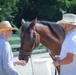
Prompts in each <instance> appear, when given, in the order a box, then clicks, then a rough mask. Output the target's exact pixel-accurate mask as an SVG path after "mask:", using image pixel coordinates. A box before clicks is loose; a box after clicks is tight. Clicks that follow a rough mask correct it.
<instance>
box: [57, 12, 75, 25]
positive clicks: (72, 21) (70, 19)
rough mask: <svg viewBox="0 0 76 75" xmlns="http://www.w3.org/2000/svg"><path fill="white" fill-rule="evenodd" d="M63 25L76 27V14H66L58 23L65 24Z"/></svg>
mask: <svg viewBox="0 0 76 75" xmlns="http://www.w3.org/2000/svg"><path fill="white" fill-rule="evenodd" d="M63 23H67V24H71V25H76V15H75V14H71V13H70V14H69V13H66V14H64V15H63V19H62V20H59V21H57V24H63Z"/></svg>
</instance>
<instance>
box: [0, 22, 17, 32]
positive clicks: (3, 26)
mask: <svg viewBox="0 0 76 75" xmlns="http://www.w3.org/2000/svg"><path fill="white" fill-rule="evenodd" d="M17 29H18V28H13V27H12V26H11V25H10V23H9V21H2V22H0V32H2V31H6V30H17Z"/></svg>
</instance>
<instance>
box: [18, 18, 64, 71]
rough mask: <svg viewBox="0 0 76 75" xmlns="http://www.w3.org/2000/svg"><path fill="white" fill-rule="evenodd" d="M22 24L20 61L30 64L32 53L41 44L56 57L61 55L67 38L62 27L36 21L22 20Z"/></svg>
mask: <svg viewBox="0 0 76 75" xmlns="http://www.w3.org/2000/svg"><path fill="white" fill-rule="evenodd" d="M21 24H22V26H21V35H20V38H21V47H20V51H19V59H20V60H25V61H26V62H28V59H29V56H30V55H31V53H32V51H33V50H34V49H35V48H36V47H37V46H39V44H40V43H41V44H43V45H44V46H46V47H47V48H48V49H49V50H50V51H52V52H53V53H54V54H55V55H59V54H60V50H61V45H62V42H63V40H64V38H65V31H64V29H63V28H62V27H61V25H57V24H56V23H53V22H48V21H39V22H36V19H35V20H33V21H31V22H25V20H22V21H21ZM58 71H59V69H58Z"/></svg>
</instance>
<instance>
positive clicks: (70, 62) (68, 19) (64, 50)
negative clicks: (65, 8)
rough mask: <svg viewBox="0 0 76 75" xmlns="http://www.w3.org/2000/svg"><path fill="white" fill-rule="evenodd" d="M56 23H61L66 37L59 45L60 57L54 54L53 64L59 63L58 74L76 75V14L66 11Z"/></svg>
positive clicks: (57, 64)
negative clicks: (60, 45)
mask: <svg viewBox="0 0 76 75" xmlns="http://www.w3.org/2000/svg"><path fill="white" fill-rule="evenodd" d="M57 24H62V27H63V28H64V29H65V32H66V37H65V39H64V41H63V44H62V47H61V52H60V57H58V56H56V57H55V59H56V61H55V62H53V64H54V65H55V66H59V65H60V75H76V15H75V14H71V13H66V14H64V15H63V19H62V20H60V21H58V22H57Z"/></svg>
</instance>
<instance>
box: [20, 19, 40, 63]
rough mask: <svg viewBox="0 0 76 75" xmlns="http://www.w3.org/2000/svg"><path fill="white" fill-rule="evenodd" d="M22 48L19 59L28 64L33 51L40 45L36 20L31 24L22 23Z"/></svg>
mask: <svg viewBox="0 0 76 75" xmlns="http://www.w3.org/2000/svg"><path fill="white" fill-rule="evenodd" d="M21 24H22V26H21V35H20V39H21V47H20V51H19V59H20V60H25V61H26V62H28V59H29V56H30V55H31V53H32V50H33V49H34V48H36V47H37V46H38V45H39V43H40V36H39V34H38V33H37V32H36V30H35V25H36V19H35V20H33V21H31V22H25V21H24V20H23V19H22V21H21Z"/></svg>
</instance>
